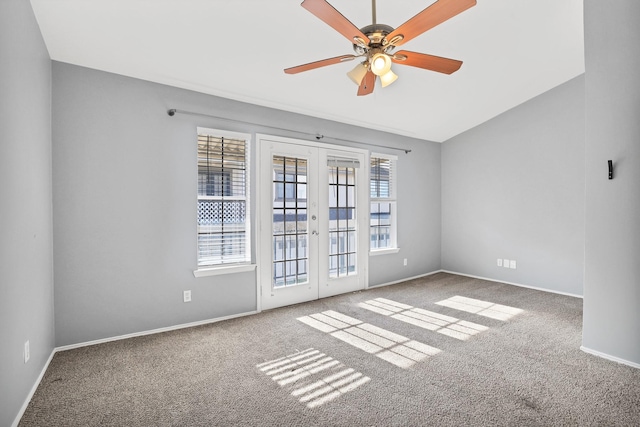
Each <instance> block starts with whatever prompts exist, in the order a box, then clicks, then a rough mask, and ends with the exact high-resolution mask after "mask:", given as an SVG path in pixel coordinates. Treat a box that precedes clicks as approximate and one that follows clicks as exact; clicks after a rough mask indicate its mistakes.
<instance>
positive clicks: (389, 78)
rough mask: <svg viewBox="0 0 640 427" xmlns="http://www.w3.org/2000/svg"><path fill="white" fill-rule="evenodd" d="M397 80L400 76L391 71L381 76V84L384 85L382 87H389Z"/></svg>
mask: <svg viewBox="0 0 640 427" xmlns="http://www.w3.org/2000/svg"><path fill="white" fill-rule="evenodd" d="M396 80H398V75H397V74H396V73H394V72H393V71H391V70H389V71H387V72H386V73H385V74H383V75H381V76H380V83H382V87H387V86H389V85H390V84H391V83H393V82H395V81H396Z"/></svg>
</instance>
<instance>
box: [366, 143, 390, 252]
mask: <svg viewBox="0 0 640 427" xmlns="http://www.w3.org/2000/svg"><path fill="white" fill-rule="evenodd" d="M396 161H397V157H395V156H390V155H387V154H384V155H383V154H373V153H372V154H371V168H370V175H369V185H370V197H371V210H370V218H369V236H370V242H371V244H370V248H371V251H372V252H374V251H380V250H385V249H396V248H397V244H396V189H395V176H394V175H395V169H396Z"/></svg>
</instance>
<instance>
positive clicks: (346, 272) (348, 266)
mask: <svg viewBox="0 0 640 427" xmlns="http://www.w3.org/2000/svg"><path fill="white" fill-rule="evenodd" d="M355 173H356V171H355V168H350V167H334V166H329V277H331V278H336V277H344V276H352V275H355V274H356V272H357V266H356V258H357V256H356V253H357V247H356V246H357V245H356V242H357V230H356V226H355V225H356V181H355Z"/></svg>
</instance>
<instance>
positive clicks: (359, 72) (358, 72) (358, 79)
mask: <svg viewBox="0 0 640 427" xmlns="http://www.w3.org/2000/svg"><path fill="white" fill-rule="evenodd" d="M365 74H367V66H366V65H365V63H364V62H362V63H360V64H358V65H356V66H355V68H354V69H353V70H351V71H349V72H348V73H347V76H349V78H350V79H351V80H352V81H353V82H354V83H355V84H357V85H358V86H360V83H362V79H363V78H364V76H365Z"/></svg>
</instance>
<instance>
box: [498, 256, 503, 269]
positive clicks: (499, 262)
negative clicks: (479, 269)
mask: <svg viewBox="0 0 640 427" xmlns="http://www.w3.org/2000/svg"><path fill="white" fill-rule="evenodd" d="M498 267H502V258H498Z"/></svg>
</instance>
